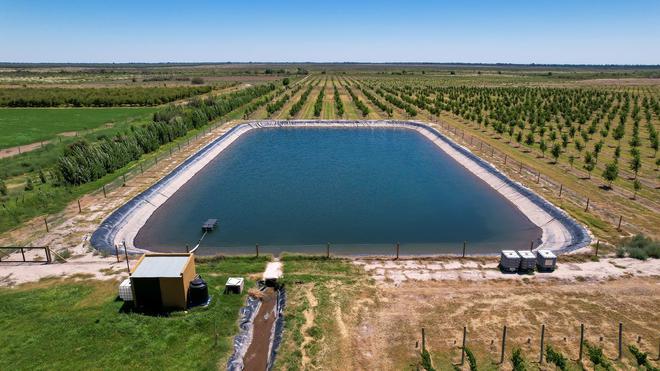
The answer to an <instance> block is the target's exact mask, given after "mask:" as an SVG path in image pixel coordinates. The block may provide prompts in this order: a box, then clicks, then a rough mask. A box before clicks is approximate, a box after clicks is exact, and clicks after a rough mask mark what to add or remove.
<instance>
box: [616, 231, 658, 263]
mask: <svg viewBox="0 0 660 371" xmlns="http://www.w3.org/2000/svg"><path fill="white" fill-rule="evenodd" d="M619 249H623V250H624V251H626V252H627V253H628V255H629V256H630V257H631V258H635V259H641V260H646V259H648V258H649V257H650V258H654V259H658V258H660V242H659V241H654V240H652V239H651V238H649V237H646V236H644V235H643V234H638V235H635V236H633V237H631V238H626V239H624V240H622V241H621V243H620V246H619ZM617 251H618V250H617Z"/></svg>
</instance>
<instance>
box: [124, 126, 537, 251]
mask: <svg viewBox="0 0 660 371" xmlns="http://www.w3.org/2000/svg"><path fill="white" fill-rule="evenodd" d="M208 218H217V219H219V221H220V224H219V227H218V228H217V229H216V230H215V231H213V232H211V233H209V234H208V235H207V236H206V237H205V239H204V240H203V243H202V247H201V248H200V250H198V252H199V253H202V254H213V253H253V252H254V245H255V244H257V243H258V244H259V245H260V246H261V251H264V252H280V251H305V252H319V253H320V252H324V251H325V244H326V242H330V243H332V247H331V248H332V250H331V251H332V252H333V253H337V254H340V253H342V254H375V253H392V252H393V251H394V246H395V244H396V243H397V242H400V243H401V254H433V253H459V252H460V251H461V249H462V245H463V241H464V240H467V241H468V253H470V252H471V253H477V252H479V253H485V252H496V251H499V250H500V249H503V248H507V249H511V248H513V249H518V248H521V249H524V248H527V247H528V246H529V243H530V240H536V239H538V238H539V237H540V234H541V230H540V229H539V228H538V227H536V226H535V225H533V224H532V223H531V222H530V221H529V220H528V219H527V218H526V217H525V216H524V215H522V214H521V213H520V212H519V211H518V210H517V209H516V208H515V207H513V205H511V204H510V203H509V201H507V200H505V199H504V198H502V197H501V196H500V195H499V194H498V193H496V192H495V191H494V190H493V189H491V188H490V187H489V186H488V185H487V184H485V183H484V182H482V181H481V180H480V179H478V178H476V177H475V176H474V175H472V174H471V173H470V172H468V171H467V170H466V169H465V168H463V167H462V166H461V165H459V164H458V163H456V162H455V161H454V160H453V159H452V158H451V157H449V156H448V155H446V154H445V153H444V152H442V151H441V150H439V149H438V148H437V147H436V146H435V145H434V144H433V143H431V142H430V141H428V140H427V139H426V138H424V137H423V136H421V135H420V134H418V133H417V132H415V131H411V130H406V129H358V128H356V129H327V128H326V129H315V128H295V129H294V128H288V129H284V128H278V129H258V130H253V131H251V132H249V133H247V134H244V135H243V136H242V137H241V138H239V139H238V140H237V141H236V142H234V143H233V144H232V145H231V146H230V147H229V148H227V149H226V150H225V151H224V152H222V153H221V154H220V155H219V156H218V157H217V158H216V159H214V160H213V161H212V162H211V163H209V164H208V165H207V166H206V167H205V168H204V169H203V170H202V171H201V172H199V173H198V174H197V176H195V177H194V178H193V179H191V180H190V181H189V182H188V183H187V184H186V185H185V186H183V187H182V188H181V189H180V190H179V191H178V192H176V193H175V194H174V195H173V196H172V197H171V198H170V199H169V200H168V201H167V202H166V203H165V204H164V205H163V206H161V207H160V208H159V209H158V210H157V211H156V212H155V213H154V215H153V216H152V217H151V218H150V219H149V220H148V222H147V224H146V225H145V226H144V227H143V228H142V229H141V230H140V232H139V233H138V235H137V237H136V240H135V244H136V246H138V247H142V248H148V249H152V250H161V251H183V250H184V249H185V245H186V244H188V245H191V246H193V245H195V244H196V241H197V240H198V239H199V238H200V237H201V235H202V232H201V224H202V222H204V221H205V220H206V219H208Z"/></svg>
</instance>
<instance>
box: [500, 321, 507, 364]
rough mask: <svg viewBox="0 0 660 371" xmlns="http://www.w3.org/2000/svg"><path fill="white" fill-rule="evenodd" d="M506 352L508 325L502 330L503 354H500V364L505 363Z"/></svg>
mask: <svg viewBox="0 0 660 371" xmlns="http://www.w3.org/2000/svg"><path fill="white" fill-rule="evenodd" d="M505 350H506V325H504V328H503V329H502V353H500V364H502V363H504V351H505Z"/></svg>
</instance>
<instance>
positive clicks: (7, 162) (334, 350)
mask: <svg viewBox="0 0 660 371" xmlns="http://www.w3.org/2000/svg"><path fill="white" fill-rule="evenodd" d="M98 68H101V67H98ZM106 68H109V67H106ZM657 73H658V72H657V71H655V70H649V69H642V70H634V69H628V68H625V69H624V68H621V69H614V70H612V71H610V70H605V69H595V70H589V69H586V68H577V67H576V68H568V67H566V68H560V67H556V68H548V67H535V68H531V67H530V68H515V67H499V66H498V67H495V66H483V67H475V66H470V67H465V66H440V67H439V66H429V65H411V66H399V65H394V66H389V65H375V66H362V65H350V64H349V65H301V66H299V67H298V66H296V67H292V66H291V65H285V66H277V65H273V66H269V65H254V66H247V65H227V66H217V65H215V66H205V65H202V66H178V67H167V66H158V67H153V66H152V67H149V68H147V69H142V68H140V67H138V66H135V67H131V69H114V70H108V71H106V72H103V73H101V72H99V71H98V69H97V70H95V72H94V71H92V70H89V69H80V68H73V67H72V68H71V70H69V71H67V72H66V73H59V72H57V71H54V70H52V69H48V68H47V69H44V70H40V71H34V70H31V71H28V72H26V71H18V70H17V69H16V68H12V69H11V71H9V72H6V74H5V75H3V74H2V73H0V83H5V84H6V85H7V86H10V87H7V89H6V90H10V89H33V88H35V86H39V85H43V86H48V88H49V89H50V88H53V89H60V88H62V87H66V88H67V89H72V90H71V91H72V92H74V91H76V89H80V90H81V92H83V91H86V89H88V88H91V87H95V86H96V87H104V88H107V87H116V86H126V85H130V84H137V85H138V86H142V87H149V86H158V87H160V86H163V87H165V86H164V85H165V84H167V89H169V87H171V86H179V87H184V86H185V87H189V86H190V85H191V84H192V78H193V77H200V78H202V79H203V80H204V82H205V84H208V86H214V87H213V90H212V91H210V92H208V93H201V94H199V95H193V96H190V97H188V98H183V99H177V101H176V102H173V103H169V104H161V105H157V106H151V107H113V108H70V107H67V108H12V109H9V108H4V109H0V125H1V126H2V128H3V130H5V132H6V131H7V130H10V132H11V133H12V135H8V136H3V137H2V139H3V140H5V142H6V143H3V144H2V146H4V148H9V147H15V146H18V145H22V144H30V143H35V142H39V141H41V140H44V141H45V143H44V145H43V148H42V146H41V143H39V146H38V148H35V149H34V150H32V151H29V152H25V153H21V154H18V155H15V156H11V157H6V158H2V159H0V201H1V202H2V208H0V232H2V233H1V234H0V240H2V241H3V243H4V244H6V245H12V246H14V245H16V244H23V243H26V241H29V243H32V242H33V241H37V242H35V243H38V244H41V243H43V244H49V245H50V246H53V248H54V249H59V250H57V251H59V252H62V253H64V252H68V254H65V255H67V258H69V259H70V261H69V262H67V263H65V264H61V265H60V266H64V267H65V268H66V269H71V272H69V274H63V273H62V275H63V276H68V277H69V278H66V279H64V278H63V279H58V278H54V277H50V278H46V279H42V280H41V281H39V280H38V279H34V280H32V281H30V280H27V282H28V283H23V282H22V281H21V280H20V279H19V278H17V277H16V276H15V275H14V274H13V273H9V274H5V275H0V285H2V286H7V285H11V286H14V287H12V288H0V306H1V307H2V310H0V319H2V320H1V321H0V323H1V325H0V330H1V331H2V333H3V334H5V333H6V334H9V335H10V336H7V337H3V338H2V339H0V368H3V366H5V367H4V368H6V367H9V366H14V367H18V368H27V366H28V365H27V364H26V363H22V362H26V361H25V360H26V359H36V361H33V362H36V363H33V364H31V366H35V365H36V366H37V368H47V367H60V366H62V367H63V366H73V367H74V368H112V367H113V365H116V364H118V362H123V360H122V359H121V356H122V355H123V354H124V353H125V352H127V351H129V350H130V351H131V352H135V349H138V351H137V352H138V355H139V356H141V357H135V359H146V361H144V362H146V363H145V364H139V365H138V364H129V366H131V367H140V366H144V367H147V368H163V367H165V368H167V367H172V366H170V365H174V366H173V367H177V368H195V369H216V368H223V366H224V364H225V362H226V359H227V357H228V356H229V354H230V353H231V339H232V336H233V335H235V334H236V333H237V331H238V325H237V323H236V321H237V318H238V310H239V308H240V307H241V305H242V304H243V302H244V299H245V295H243V296H235V297H226V296H221V297H220V298H218V299H220V300H219V301H215V302H214V304H213V305H212V306H211V307H210V308H209V309H208V310H193V311H191V312H189V313H178V314H175V315H172V316H169V317H165V318H156V317H149V316H141V315H137V314H126V313H123V312H122V311H121V307H122V305H121V302H120V301H116V300H115V299H116V286H117V284H118V281H117V279H119V277H120V276H122V277H123V276H125V272H124V271H123V269H124V268H125V266H123V263H124V262H121V264H120V263H114V262H113V263H111V264H110V263H108V264H109V266H111V267H112V271H107V273H108V274H107V278H108V280H107V281H101V280H96V279H93V277H92V276H90V275H88V274H86V273H80V272H78V271H76V270H80V271H83V272H84V271H85V270H86V269H89V264H87V263H88V262H87V261H82V260H84V259H87V258H89V259H91V260H93V259H96V258H98V255H99V253H98V252H96V253H95V252H92V250H91V249H89V241H88V237H89V234H90V233H91V232H93V230H94V229H95V228H96V227H97V226H98V224H99V223H100V222H101V220H102V219H103V218H104V217H105V216H107V215H108V213H110V212H111V211H112V210H115V209H116V208H117V207H119V206H121V205H122V204H124V203H125V202H126V201H127V200H129V199H130V198H132V197H134V196H135V195H136V194H138V193H139V192H141V191H143V190H144V189H146V188H147V187H149V186H150V185H151V184H153V182H155V181H156V180H158V179H160V178H162V177H163V176H166V174H168V172H169V171H171V170H172V169H173V168H174V167H175V166H177V165H178V164H180V163H181V162H182V161H184V160H185V159H186V158H188V157H189V156H190V155H191V154H192V153H194V150H196V149H199V148H202V147H203V146H204V145H206V144H208V143H210V141H212V140H213V139H214V138H217V137H218V136H219V135H222V134H223V133H226V132H227V131H228V130H230V129H231V128H233V127H235V126H236V125H237V124H239V123H241V122H243V120H261V119H281V120H286V119H324V120H337V119H341V120H381V119H391V120H415V121H422V122H425V123H427V124H428V125H429V126H431V127H432V128H434V129H436V130H438V131H439V132H440V133H442V134H444V135H446V136H448V137H449V138H451V139H453V140H454V141H456V142H457V143H459V144H461V145H464V146H466V147H467V148H469V149H470V150H471V151H473V152H475V153H476V154H478V155H479V156H480V157H482V158H483V159H485V160H486V161H489V162H490V163H492V164H494V165H495V166H497V167H498V168H499V169H501V170H502V171H503V172H505V173H506V174H507V175H508V176H509V177H510V178H512V179H513V180H515V181H519V182H521V183H522V184H524V185H525V186H527V187H529V188H531V189H533V190H534V191H535V192H537V193H539V194H540V195H542V196H543V197H545V198H546V199H548V200H549V201H551V202H553V203H554V204H556V205H558V206H560V207H561V208H562V209H563V210H565V211H566V212H568V213H569V214H570V215H572V216H573V217H575V218H576V219H577V220H578V221H580V222H582V223H584V224H585V225H587V226H588V227H589V229H590V231H591V232H592V233H593V234H594V244H592V246H590V247H586V248H584V249H583V250H584V251H583V252H581V253H580V254H576V255H570V256H561V257H560V260H559V264H560V267H561V270H560V271H559V272H556V273H557V274H555V275H554V276H552V277H549V276H545V275H543V274H530V275H510V276H507V277H503V276H502V275H501V273H500V272H499V270H497V268H496V262H495V259H494V258H492V257H472V258H465V259H462V260H461V259H456V258H453V257H435V258H429V259H426V258H425V259H402V260H398V261H397V260H394V259H389V258H386V257H379V258H373V259H367V258H351V259H347V258H339V257H336V258H333V257H330V258H326V257H317V256H300V255H288V254H284V255H283V256H280V257H279V259H280V261H281V262H282V264H283V268H284V278H283V284H284V287H285V288H286V292H287V305H286V309H285V312H284V313H285V329H284V332H283V339H282V343H281V348H280V351H279V353H278V357H277V360H276V364H275V368H274V369H277V370H296V369H304V370H312V369H388V370H389V369H396V370H415V369H427V370H431V369H437V370H451V369H454V370H456V369H461V370H467V369H468V367H470V366H469V364H470V363H477V364H478V365H479V369H484V370H498V369H507V370H508V369H512V368H513V366H514V363H517V362H519V361H520V360H524V363H525V364H526V365H527V367H526V369H527V370H551V369H555V364H556V362H559V363H562V362H564V363H566V368H565V369H568V370H579V369H594V368H596V369H600V368H602V367H603V365H604V364H610V363H611V367H614V369H635V367H636V361H635V354H633V350H632V349H640V351H642V352H645V353H648V354H647V355H648V358H649V359H650V361H649V362H651V363H650V365H652V366H653V367H657V362H656V361H655V360H654V357H655V356H656V355H657V354H656V352H657V340H658V339H657V323H658V321H659V320H660V319H659V318H658V314H657V313H656V312H657V311H653V308H656V307H658V305H660V303H659V302H658V298H659V297H660V296H659V294H658V288H657V277H658V276H657V271H658V263H657V262H658V259H657V257H658V244H657V239H658V238H659V237H660V230H659V229H658V227H657V226H658V225H660V213H658V210H660V184H659V180H660V173H659V172H658V166H659V163H658V154H657V149H658V148H657V147H658V130H660V79H658V78H657V77H658V75H657ZM35 76H37V77H41V79H39V78H37V79H36V81H34V80H33V79H34V78H35ZM2 78H4V79H6V80H2ZM133 78H135V80H136V82H133V81H132V79H133ZM186 79H188V80H186ZM39 80H41V81H40V82H38V81H39ZM3 81H4V82H3ZM214 83H217V85H213V84H214ZM22 84H27V85H29V87H28V88H23V87H22ZM223 84H225V85H223ZM203 86H206V85H203ZM122 89H123V88H122ZM17 91H18V90H17ZM67 93H70V92H68V91H67ZM67 104H68V103H67ZM119 113H122V115H119ZM3 117H6V118H5V119H4V120H5V121H4V122H3V121H2V120H3ZM12 122H13V123H14V124H11V123H12ZM5 124H6V125H5ZM25 125H28V127H33V128H34V131H28V130H26V129H25V128H26V126H25ZM70 132H78V134H77V136H70V134H67V133H70ZM62 133H65V135H62ZM19 134H21V135H23V136H25V137H21V136H20V135H19ZM46 141H47V142H46ZM60 141H61V142H60ZM76 201H82V204H79V203H77V202H76ZM48 228H50V229H49V230H48ZM42 229H43V230H44V231H42ZM638 233H639V234H644V235H647V236H650V237H651V238H653V239H655V240H656V241H655V242H654V241H652V240H651V239H647V238H644V237H641V235H640V236H639V237H636V238H635V239H632V240H630V239H626V237H629V236H632V235H634V234H638ZM596 241H598V243H596ZM631 241H632V242H631ZM640 241H641V242H640ZM73 245H75V246H78V247H80V248H82V249H83V250H85V249H89V250H85V251H84V252H80V249H77V250H76V252H75V253H71V251H73V249H70V246H73ZM596 246H599V247H596ZM598 249H600V250H598ZM598 251H599V252H600V256H598V255H596V254H595V252H598ZM3 257H4V256H3ZM77 259H78V260H79V261H80V262H78V263H77V262H76V261H77ZM104 259H107V258H104ZM270 259H271V257H269V256H267V257H261V258H252V257H215V258H211V259H200V260H199V261H198V271H199V272H201V274H202V275H203V276H204V278H205V279H206V280H207V281H208V282H209V284H210V285H209V287H210V288H211V291H212V292H213V293H219V292H220V291H221V288H222V285H223V284H224V281H225V280H226V278H227V277H228V276H230V275H239V276H244V277H246V278H248V282H247V285H246V287H253V286H254V283H255V280H256V279H258V277H259V275H260V272H262V271H263V269H264V266H265V264H266V262H267V261H269V260H270ZM67 264H68V266H67ZM120 265H122V266H121V267H120ZM69 267H71V268H69ZM56 268H58V267H56ZM56 268H52V269H56ZM48 269H51V268H50V267H49V268H48ZM55 272H57V271H55ZM76 272H77V273H76ZM104 272H105V271H104ZM94 273H98V272H94ZM122 273H124V274H123V275H122ZM54 275H55V276H59V275H60V273H55V274H54ZM44 277H47V276H44ZM489 277H490V278H489ZM493 277H495V278H493ZM104 278H105V277H104ZM512 298H513V299H512ZM631 303H634V305H631ZM62 307H69V308H70V310H69V311H67V312H66V313H64V312H62V311H61V308H62ZM26 312H29V313H36V314H35V315H36V316H37V317H32V318H30V317H25V316H21V315H19V313H26ZM514 319H515V320H514ZM26 321H27V322H26ZM28 322H29V323H28ZM618 322H621V323H622V324H623V328H624V329H625V337H624V344H623V346H624V351H623V355H622V359H615V355H616V352H617V348H616V344H615V340H614V339H616V332H617V325H618ZM74 323H75V324H77V326H73V325H72V324H74ZM580 324H585V325H586V334H587V335H586V340H587V341H588V344H589V347H590V348H589V349H586V348H585V350H584V357H583V360H581V361H579V360H577V354H578V353H577V352H578V345H577V344H578V340H577V339H578V336H579V335H578V334H579V332H578V331H579V328H580V327H579V326H580ZM505 325H506V326H508V327H507V328H508V342H507V348H506V352H505V356H504V360H503V362H502V363H500V359H499V357H500V353H499V351H500V349H501V346H500V341H501V336H502V328H503V326H505ZM541 325H545V326H546V327H545V331H547V332H546V333H545V336H546V337H545V338H544V339H545V341H546V343H545V345H550V346H551V349H552V351H551V352H547V349H545V351H544V352H543V355H544V363H539V362H538V361H539V359H538V358H539V349H540V344H539V341H540V338H539V331H540V326H541ZM464 326H466V330H467V339H468V341H467V346H466V348H467V349H469V352H468V353H469V354H468V355H466V357H465V360H464V361H465V362H464V364H463V365H462V366H461V365H459V363H460V361H461V355H462V351H461V350H462V349H461V336H462V331H463V327H464ZM422 328H424V329H425V336H426V337H425V342H424V347H425V350H422V348H421V347H422V342H421V330H422ZM26 329H27V331H26ZM99 332H103V333H109V334H111V336H109V337H100V336H98V333H99ZM26 334H30V336H27V335H26ZM55 334H58V335H61V334H64V335H66V336H65V337H66V339H65V340H61V336H56V335H55ZM55 338H58V339H60V340H59V341H60V343H58V344H59V345H58V347H61V348H66V349H75V350H76V351H75V352H61V354H56V355H53V354H52V352H51V353H48V354H46V353H44V352H45V351H44V349H51V347H50V346H48V344H52V342H53V340H52V339H55ZM154 339H155V340H154ZM3 341H4V343H3ZM44 344H45V345H44ZM175 344H176V345H175ZM629 346H635V347H636V348H630V347H629ZM174 347H176V351H175V352H172V353H169V354H167V355H165V356H163V357H153V355H161V354H164V353H166V351H165V350H166V349H170V348H174ZM514 350H516V351H515V352H514ZM3 352H4V353H3ZM603 352H604V354H605V356H603V355H602V353H603ZM99 354H100V355H99ZM133 354H135V353H133ZM599 354H600V356H599ZM547 357H550V358H551V359H548V358H547ZM562 357H563V358H562ZM562 359H563V361H562ZM601 361H602V362H604V363H601V364H600V365H598V366H596V363H599V362H601ZM3 362H4V363H3ZM549 362H550V363H549ZM650 367H651V366H648V367H646V369H652V368H650Z"/></svg>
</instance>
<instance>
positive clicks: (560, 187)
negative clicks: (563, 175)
mask: <svg viewBox="0 0 660 371" xmlns="http://www.w3.org/2000/svg"><path fill="white" fill-rule="evenodd" d="M563 190H564V185H563V184H560V185H559V198H561V191H563Z"/></svg>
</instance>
